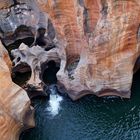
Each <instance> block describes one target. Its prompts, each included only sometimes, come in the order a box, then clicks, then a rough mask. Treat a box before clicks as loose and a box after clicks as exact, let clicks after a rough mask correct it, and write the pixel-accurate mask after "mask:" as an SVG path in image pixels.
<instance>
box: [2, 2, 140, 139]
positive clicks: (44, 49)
mask: <svg viewBox="0 0 140 140" xmlns="http://www.w3.org/2000/svg"><path fill="white" fill-rule="evenodd" d="M0 39H1V41H2V43H1V44H0V89H1V90H0V111H1V113H0V123H1V125H0V130H1V131H0V137H1V139H2V140H15V139H18V136H19V133H20V132H21V130H23V129H25V128H27V127H30V126H33V125H34V122H33V114H32V112H33V111H32V109H31V108H30V100H29V98H28V96H27V94H26V92H25V90H23V89H22V88H21V87H19V86H18V85H16V84H15V83H13V81H12V79H11V75H13V71H18V72H20V73H23V74H24V72H27V71H30V72H31V77H27V79H26V81H25V82H24V85H21V86H22V87H23V88H25V89H26V90H27V89H28V88H29V87H30V89H35V90H40V89H41V90H43V87H44V85H45V84H47V83H44V81H43V78H42V75H44V74H43V72H44V71H45V69H47V68H48V63H49V61H52V60H53V61H54V62H55V63H56V65H57V66H59V67H60V69H59V71H58V72H57V74H56V75H57V86H58V90H59V91H60V92H67V94H68V95H69V96H70V97H71V98H72V99H73V100H76V99H79V98H81V97H82V96H84V95H87V94H94V95H97V96H99V97H101V96H120V97H123V98H130V96H131V85H132V79H133V74H134V72H136V71H137V70H138V69H139V67H140V59H139V55H140V48H139V47H140V0H115V1H114V0H28V1H24V0H5V1H3V0H0ZM4 47H5V48H6V49H7V50H8V52H7V51H6V49H5V48H4ZM8 53H9V56H10V58H11V60H10V58H9V56H8ZM12 63H13V65H12ZM25 64H26V67H25ZM27 65H28V67H27ZM42 65H43V66H42ZM29 67H30V68H29ZM11 73H12V74H11ZM45 76H46V77H47V76H48V75H45ZM19 78H20V76H19ZM45 86H46V85H45ZM25 126H26V127H25Z"/></svg>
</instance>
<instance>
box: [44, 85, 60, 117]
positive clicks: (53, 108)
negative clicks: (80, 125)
mask: <svg viewBox="0 0 140 140" xmlns="http://www.w3.org/2000/svg"><path fill="white" fill-rule="evenodd" d="M50 91H51V94H50V100H49V106H48V107H47V111H48V112H49V114H50V115H52V116H56V115H57V114H58V113H59V111H60V109H61V106H60V103H61V101H62V100H63V98H62V96H60V95H58V94H57V92H56V89H55V88H53V87H52V88H51V89H50Z"/></svg>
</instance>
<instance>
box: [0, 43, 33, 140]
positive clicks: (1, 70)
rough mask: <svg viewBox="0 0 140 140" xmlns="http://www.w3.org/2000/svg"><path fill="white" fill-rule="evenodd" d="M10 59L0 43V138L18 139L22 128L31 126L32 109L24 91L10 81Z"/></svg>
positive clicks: (3, 139)
mask: <svg viewBox="0 0 140 140" xmlns="http://www.w3.org/2000/svg"><path fill="white" fill-rule="evenodd" d="M10 69H11V61H10V58H9V56H8V53H7V51H6V49H5V48H4V46H3V45H2V44H1V43H0V89H1V90H0V139H1V140H19V135H20V133H21V131H22V130H25V129H28V128H30V127H33V126H34V125H35V124H34V118H33V114H34V113H33V109H32V107H31V106H30V100H29V98H28V96H27V94H26V92H25V91H24V90H23V89H22V88H21V87H19V86H17V85H16V84H14V83H13V82H12V79H11V74H10Z"/></svg>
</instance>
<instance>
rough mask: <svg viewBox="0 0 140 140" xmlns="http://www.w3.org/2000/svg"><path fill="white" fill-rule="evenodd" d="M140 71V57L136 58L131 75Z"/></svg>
mask: <svg viewBox="0 0 140 140" xmlns="http://www.w3.org/2000/svg"><path fill="white" fill-rule="evenodd" d="M139 69H140V56H139V57H138V58H137V60H136V62H135V65H134V68H133V73H134V74H135V73H136V72H137V71H138V70H139Z"/></svg>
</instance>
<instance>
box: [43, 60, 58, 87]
mask: <svg viewBox="0 0 140 140" xmlns="http://www.w3.org/2000/svg"><path fill="white" fill-rule="evenodd" d="M59 69H60V64H59V63H56V62H55V61H53V60H50V61H49V62H47V63H44V64H43V65H42V76H41V78H42V80H43V82H44V83H45V84H46V85H51V84H56V83H57V77H56V73H57V72H58V71H59Z"/></svg>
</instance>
